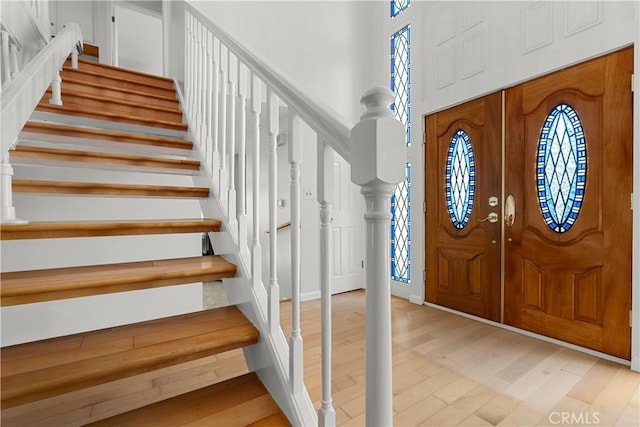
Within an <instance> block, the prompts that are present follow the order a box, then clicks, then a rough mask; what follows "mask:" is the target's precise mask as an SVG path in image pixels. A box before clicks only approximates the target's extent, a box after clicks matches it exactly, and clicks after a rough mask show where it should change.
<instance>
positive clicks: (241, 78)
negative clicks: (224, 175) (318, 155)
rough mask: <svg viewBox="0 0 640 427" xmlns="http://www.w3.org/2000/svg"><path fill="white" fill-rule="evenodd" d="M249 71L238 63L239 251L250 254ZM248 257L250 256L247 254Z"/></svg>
mask: <svg viewBox="0 0 640 427" xmlns="http://www.w3.org/2000/svg"><path fill="white" fill-rule="evenodd" d="M248 74H249V70H248V69H247V67H246V66H244V65H243V64H242V63H241V62H240V61H238V102H237V106H238V120H237V123H236V128H237V135H238V141H237V142H238V245H239V247H238V249H239V250H240V251H241V252H248V246H247V245H248V242H247V184H246V177H247V176H246V174H247V167H246V161H247V153H246V144H247V141H246V126H247V115H246V107H247V106H246V101H247V92H248V86H247V85H248V83H249V75H248ZM246 255H248V254H246Z"/></svg>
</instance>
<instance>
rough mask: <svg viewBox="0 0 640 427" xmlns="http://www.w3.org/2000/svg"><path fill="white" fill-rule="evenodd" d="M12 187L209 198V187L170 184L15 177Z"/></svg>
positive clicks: (53, 191) (33, 191)
mask: <svg viewBox="0 0 640 427" xmlns="http://www.w3.org/2000/svg"><path fill="white" fill-rule="evenodd" d="M12 189H13V192H14V193H15V194H20V193H23V194H24V193H29V194H78V195H97V196H124V197H130V196H137V197H173V198H207V197H209V188H208V187H178V186H168V185H135V184H113V183H98V182H71V181H36V180H27V179H14V180H13V181H12Z"/></svg>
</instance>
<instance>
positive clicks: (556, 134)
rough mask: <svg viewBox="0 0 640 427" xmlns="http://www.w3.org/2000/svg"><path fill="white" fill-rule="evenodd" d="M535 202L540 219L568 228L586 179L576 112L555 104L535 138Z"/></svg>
mask: <svg viewBox="0 0 640 427" xmlns="http://www.w3.org/2000/svg"><path fill="white" fill-rule="evenodd" d="M536 179H537V186H538V203H539V205H540V211H541V213H542V218H543V219H544V222H545V223H546V224H547V226H549V228H550V229H551V230H553V231H555V232H556V233H564V232H566V231H568V230H569V229H570V228H571V227H572V226H573V224H574V223H575V221H576V219H578V215H579V214H580V209H581V208H582V200H583V198H584V190H585V184H586V181H587V145H586V141H585V138H584V131H583V130H582V123H581V121H580V117H578V113H577V112H576V111H575V110H574V109H573V108H572V107H571V106H570V105H569V104H565V103H562V104H558V105H557V106H555V107H554V108H553V109H552V110H551V112H549V114H548V115H547V118H546V120H545V122H544V125H543V126H542V131H541V132H540V139H539V141H538V161H537V165H536Z"/></svg>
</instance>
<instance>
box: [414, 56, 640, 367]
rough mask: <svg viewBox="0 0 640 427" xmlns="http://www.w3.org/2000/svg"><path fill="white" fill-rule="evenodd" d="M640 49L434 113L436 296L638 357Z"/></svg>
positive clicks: (432, 272)
mask: <svg viewBox="0 0 640 427" xmlns="http://www.w3.org/2000/svg"><path fill="white" fill-rule="evenodd" d="M632 72H633V49H632V48H627V49H624V50H621V51H619V52H616V53H613V54H610V55H607V56H604V57H601V58H597V59H594V60H590V61H587V62H585V63H582V64H580V65H576V66H573V67H570V68H567V69H564V70H562V71H558V72H556V73H554V74H551V75H548V76H544V77H541V78H538V79H535V80H532V81H529V82H526V83H524V84H521V85H518V86H515V87H512V88H509V89H506V90H504V91H502V92H498V93H494V94H490V95H487V96H484V97H482V98H479V99H476V100H473V101H470V102H467V103H465V104H463V105H460V106H457V107H454V108H450V109H448V110H446V111H442V112H438V113H436V114H433V115H430V116H428V117H427V118H426V126H425V129H426V150H425V155H426V161H425V165H426V171H427V172H426V174H425V178H426V182H425V188H426V202H427V213H426V218H425V224H426V241H425V245H426V269H427V282H426V295H427V300H428V301H429V302H432V303H435V304H438V305H442V306H446V307H449V308H452V309H455V310H459V311H463V312H466V313H470V314H473V315H477V316H481V317H484V318H487V319H491V320H494V321H502V322H504V323H506V324H509V325H512V326H515V327H518V328H522V329H526V330H529V331H532V332H535V333H539V334H542V335H546V336H549V337H553V338H557V339H560V340H562V341H566V342H570V343H574V344H577V345H580V346H584V347H588V348H592V349H594V350H597V351H601V352H604V353H608V354H612V355H614V356H618V357H621V358H625V359H629V358H630V334H631V331H630V326H629V310H630V308H631V236H632V229H631V214H632V211H631V192H632V175H633V171H632V166H633V165H632V158H633V156H632V148H633V133H632V123H633V119H632V92H631V86H630V82H631V74H632Z"/></svg>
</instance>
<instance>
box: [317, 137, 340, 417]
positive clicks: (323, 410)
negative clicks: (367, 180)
mask: <svg viewBox="0 0 640 427" xmlns="http://www.w3.org/2000/svg"><path fill="white" fill-rule="evenodd" d="M318 202H319V203H320V310H321V316H320V318H321V326H322V401H321V402H322V403H321V405H320V409H319V410H318V426H319V427H328V426H335V425H336V411H335V409H334V408H333V398H332V397H331V362H332V360H331V357H332V356H331V252H332V245H331V205H332V203H333V150H332V149H331V148H330V147H329V146H328V145H327V144H326V143H325V141H324V138H323V137H322V136H321V135H318Z"/></svg>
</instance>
